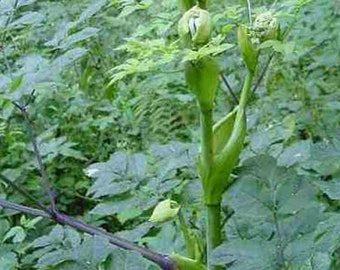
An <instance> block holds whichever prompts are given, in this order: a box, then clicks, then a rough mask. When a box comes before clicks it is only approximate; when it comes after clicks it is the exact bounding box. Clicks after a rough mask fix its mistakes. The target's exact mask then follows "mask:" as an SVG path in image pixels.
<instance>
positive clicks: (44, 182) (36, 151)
mask: <svg viewBox="0 0 340 270" xmlns="http://www.w3.org/2000/svg"><path fill="white" fill-rule="evenodd" d="M33 94H34V90H33V92H32V94H31V95H30V98H32V96H33ZM29 101H30V100H29ZM29 101H28V102H27V103H26V104H25V105H23V106H22V105H19V104H18V103H16V102H13V104H14V106H15V107H17V108H18V109H19V110H20V112H21V114H22V116H23V117H24V120H25V121H24V122H25V126H26V129H27V132H28V135H29V137H30V140H31V142H32V146H33V151H34V154H35V156H36V158H37V162H38V167H39V171H40V175H41V184H42V186H43V188H44V190H45V193H46V194H47V196H48V197H49V200H50V204H51V210H52V213H55V212H57V208H56V204H55V200H54V195H53V192H52V189H51V187H50V185H49V182H48V177H47V173H46V169H45V166H44V164H43V162H42V158H41V154H40V151H39V148H38V143H37V140H36V138H35V136H34V134H33V130H32V126H31V123H30V119H29V116H28V113H27V111H26V106H27V105H28V103H29Z"/></svg>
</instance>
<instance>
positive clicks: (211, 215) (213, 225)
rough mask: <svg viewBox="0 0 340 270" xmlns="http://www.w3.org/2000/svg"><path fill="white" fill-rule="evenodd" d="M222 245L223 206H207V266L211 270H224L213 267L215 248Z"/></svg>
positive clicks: (219, 267)
mask: <svg viewBox="0 0 340 270" xmlns="http://www.w3.org/2000/svg"><path fill="white" fill-rule="evenodd" d="M221 243H222V230H221V204H217V205H207V265H208V269H209V270H222V269H223V267H222V266H212V265H211V261H210V259H211V256H212V251H213V249H214V248H216V247H217V246H219V245H220V244H221Z"/></svg>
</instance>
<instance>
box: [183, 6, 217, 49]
mask: <svg viewBox="0 0 340 270" xmlns="http://www.w3.org/2000/svg"><path fill="white" fill-rule="evenodd" d="M178 32H179V35H180V37H181V38H182V40H183V41H184V43H185V44H186V45H191V44H192V45H196V46H202V45H204V44H206V43H208V42H209V39H210V34H211V23H210V15H209V12H208V11H206V10H204V9H201V8H199V7H198V6H194V7H192V8H191V9H189V10H188V11H187V12H185V13H184V15H183V17H182V18H181V19H180V21H179V24H178Z"/></svg>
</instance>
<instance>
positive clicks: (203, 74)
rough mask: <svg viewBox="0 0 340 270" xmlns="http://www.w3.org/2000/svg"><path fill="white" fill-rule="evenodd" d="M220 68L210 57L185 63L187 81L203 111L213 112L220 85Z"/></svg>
mask: <svg viewBox="0 0 340 270" xmlns="http://www.w3.org/2000/svg"><path fill="white" fill-rule="evenodd" d="M218 75H219V67H218V64H217V62H216V60H215V59H214V58H212V57H210V56H206V57H203V58H201V59H199V60H197V61H188V62H186V63H185V79H186V82H187V84H188V87H189V89H190V91H191V92H192V93H193V94H194V95H195V96H196V98H197V100H198V103H199V105H200V107H201V110H203V111H208V110H212V108H213V106H214V98H215V91H216V88H217V85H218Z"/></svg>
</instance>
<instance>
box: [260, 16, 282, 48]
mask: <svg viewBox="0 0 340 270" xmlns="http://www.w3.org/2000/svg"><path fill="white" fill-rule="evenodd" d="M278 27H279V25H278V22H277V19H276V17H275V16H274V14H273V13H272V12H270V11H267V12H264V13H261V14H259V15H258V16H257V17H256V19H255V22H254V32H255V34H256V37H257V38H258V39H259V40H260V42H264V41H266V40H270V39H277V35H278Z"/></svg>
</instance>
